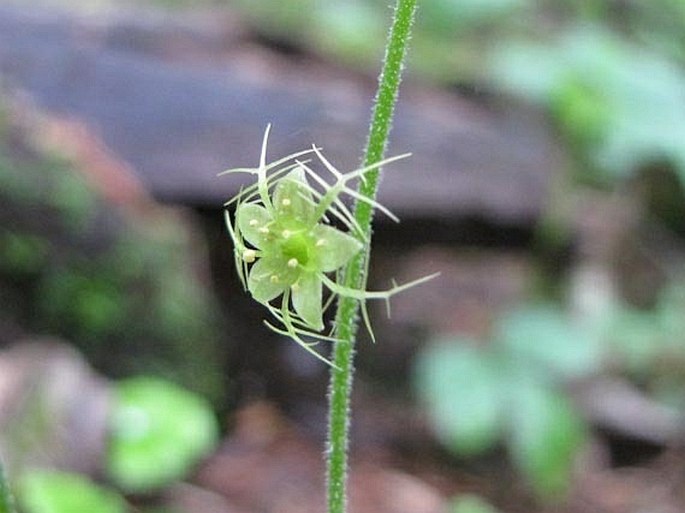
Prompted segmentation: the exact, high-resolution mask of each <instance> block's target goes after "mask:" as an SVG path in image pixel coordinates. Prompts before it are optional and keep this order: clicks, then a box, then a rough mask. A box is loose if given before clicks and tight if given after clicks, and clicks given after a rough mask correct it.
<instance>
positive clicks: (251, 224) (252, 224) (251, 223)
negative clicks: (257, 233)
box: [249, 219, 259, 226]
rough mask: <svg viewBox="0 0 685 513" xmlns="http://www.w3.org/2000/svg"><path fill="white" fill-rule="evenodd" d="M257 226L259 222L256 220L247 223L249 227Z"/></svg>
mask: <svg viewBox="0 0 685 513" xmlns="http://www.w3.org/2000/svg"><path fill="white" fill-rule="evenodd" d="M258 224H259V221H257V220H256V219H250V223H249V225H250V226H257V225H258Z"/></svg>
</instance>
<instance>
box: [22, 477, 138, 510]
mask: <svg viewBox="0 0 685 513" xmlns="http://www.w3.org/2000/svg"><path fill="white" fill-rule="evenodd" d="M18 491H19V494H18V498H19V504H20V505H21V508H22V510H23V511H25V512H26V513H125V512H126V511H127V508H126V503H125V502H124V499H123V498H122V497H121V496H120V495H118V494H117V493H115V492H113V491H111V490H108V489H106V488H103V487H101V486H98V485H96V484H94V483H92V482H91V481H90V480H88V479H87V478H85V477H83V476H79V475H76V474H68V473H64V472H50V471H29V472H27V473H25V474H24V475H23V477H22V479H21V480H20V483H19V490H18Z"/></svg>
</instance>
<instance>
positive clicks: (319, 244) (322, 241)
mask: <svg viewBox="0 0 685 513" xmlns="http://www.w3.org/2000/svg"><path fill="white" fill-rule="evenodd" d="M325 245H326V239H319V240H317V241H316V244H315V246H316V247H317V248H320V247H321V246H325Z"/></svg>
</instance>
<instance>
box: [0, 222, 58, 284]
mask: <svg viewBox="0 0 685 513" xmlns="http://www.w3.org/2000/svg"><path fill="white" fill-rule="evenodd" d="M49 248H50V244H49V242H48V241H47V240H45V239H44V238H42V237H40V236H38V235H34V234H31V233H15V232H13V231H11V230H6V229H0V269H1V270H3V271H4V272H11V273H21V274H30V273H35V272H37V271H38V270H40V269H41V267H42V266H44V265H45V261H46V260H47V256H48V253H49Z"/></svg>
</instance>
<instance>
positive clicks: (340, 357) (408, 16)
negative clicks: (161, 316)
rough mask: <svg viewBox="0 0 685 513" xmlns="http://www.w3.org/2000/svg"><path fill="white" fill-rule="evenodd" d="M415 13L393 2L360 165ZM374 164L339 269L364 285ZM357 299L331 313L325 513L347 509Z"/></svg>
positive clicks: (394, 82) (377, 146) (379, 153)
mask: <svg viewBox="0 0 685 513" xmlns="http://www.w3.org/2000/svg"><path fill="white" fill-rule="evenodd" d="M415 13H416V0H397V4H396V6H395V11H394V17H393V22H392V26H391V28H390V34H389V37H388V41H387V44H386V51H385V59H384V62H383V68H382V70H381V74H380V76H379V83H378V92H377V94H376V98H375V102H374V108H373V113H372V118H371V124H370V128H369V137H368V140H367V144H366V150H365V153H364V167H367V166H372V165H373V164H374V163H377V162H380V161H381V160H382V159H383V156H384V155H385V150H386V147H387V141H388V134H389V132H390V128H391V126H392V119H393V113H394V109H395V103H396V102H397V95H398V91H399V85H400V79H401V74H402V68H403V63H404V59H405V56H406V51H407V43H408V41H409V37H410V34H411V27H412V24H413V22H414V16H415ZM379 178H380V168H378V167H375V168H372V169H370V170H369V171H368V172H367V173H365V175H364V179H363V180H360V184H359V191H358V192H359V194H360V195H361V196H363V197H365V198H367V200H369V201H360V200H357V202H356V204H355V208H354V219H355V221H356V224H357V225H358V226H359V227H360V228H361V231H362V234H363V235H364V237H365V239H366V241H367V242H366V244H365V246H364V248H363V249H362V250H361V251H360V252H359V253H357V254H355V256H353V257H352V259H351V260H350V261H349V263H348V264H347V265H346V267H345V268H344V281H343V285H344V286H345V287H347V288H349V289H362V290H363V289H364V288H365V281H366V270H367V267H368V261H369V256H370V251H371V244H370V236H371V222H372V220H373V210H374V209H373V203H374V202H375V198H376V195H377V190H378V182H379ZM359 304H360V303H359V301H358V300H357V299H355V298H352V297H346V296H340V298H339V300H338V309H337V312H336V332H335V338H336V341H335V343H334V348H333V357H332V362H333V367H332V368H331V380H330V386H329V396H328V401H329V402H328V415H329V417H328V451H327V506H328V513H345V511H346V507H347V467H348V447H349V425H350V395H351V392H352V383H353V375H354V345H355V340H356V335H357V329H358V322H357V318H358V312H359Z"/></svg>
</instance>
